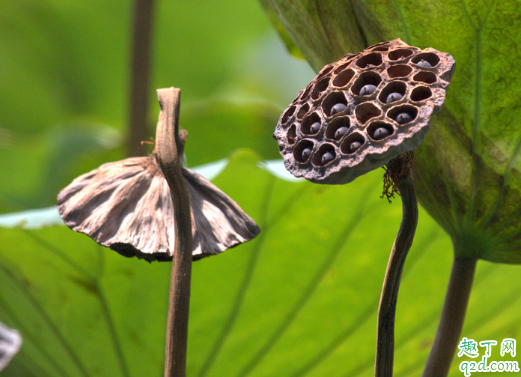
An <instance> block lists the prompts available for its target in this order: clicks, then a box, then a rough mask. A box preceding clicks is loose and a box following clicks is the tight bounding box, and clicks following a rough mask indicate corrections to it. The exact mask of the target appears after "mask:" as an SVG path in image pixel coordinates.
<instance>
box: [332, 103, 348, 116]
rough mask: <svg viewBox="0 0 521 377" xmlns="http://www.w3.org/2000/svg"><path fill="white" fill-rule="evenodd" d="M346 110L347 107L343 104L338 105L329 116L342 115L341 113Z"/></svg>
mask: <svg viewBox="0 0 521 377" xmlns="http://www.w3.org/2000/svg"><path fill="white" fill-rule="evenodd" d="M346 108H347V106H346V105H344V104H343V103H337V104H336V105H334V106H333V107H332V108H331V111H330V113H329V115H333V114H336V113H340V112H342V111H344V110H345V109H346Z"/></svg>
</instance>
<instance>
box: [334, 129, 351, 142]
mask: <svg viewBox="0 0 521 377" xmlns="http://www.w3.org/2000/svg"><path fill="white" fill-rule="evenodd" d="M347 130H348V128H347V127H340V128H339V129H338V130H336V131H335V140H339V139H340V138H342V136H344V135H345V134H346V132H347Z"/></svg>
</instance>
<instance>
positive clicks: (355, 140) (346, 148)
mask: <svg viewBox="0 0 521 377" xmlns="http://www.w3.org/2000/svg"><path fill="white" fill-rule="evenodd" d="M364 143H365V138H364V137H363V136H362V135H360V134H359V133H358V132H354V133H352V134H351V135H349V136H348V137H346V139H345V140H344V141H343V142H342V144H341V145H340V152H342V153H343V154H353V153H356V151H358V150H359V149H360V148H362V146H363V145H364Z"/></svg>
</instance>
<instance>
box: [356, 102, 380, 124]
mask: <svg viewBox="0 0 521 377" xmlns="http://www.w3.org/2000/svg"><path fill="white" fill-rule="evenodd" d="M381 114H382V112H381V110H380V109H379V108H378V107H376V105H374V104H372V103H371V102H364V103H361V104H359V105H358V106H357V107H356V108H355V115H356V119H358V121H359V122H360V123H361V124H365V123H366V122H367V121H368V120H369V119H372V118H375V117H378V116H380V115H381Z"/></svg>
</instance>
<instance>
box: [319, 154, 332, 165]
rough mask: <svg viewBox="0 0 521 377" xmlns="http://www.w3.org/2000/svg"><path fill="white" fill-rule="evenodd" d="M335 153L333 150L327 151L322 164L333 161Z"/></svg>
mask: <svg viewBox="0 0 521 377" xmlns="http://www.w3.org/2000/svg"><path fill="white" fill-rule="evenodd" d="M334 158H335V155H334V154H333V153H331V152H326V153H324V154H323V155H322V165H325V164H327V163H328V162H330V161H333V159H334Z"/></svg>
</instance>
